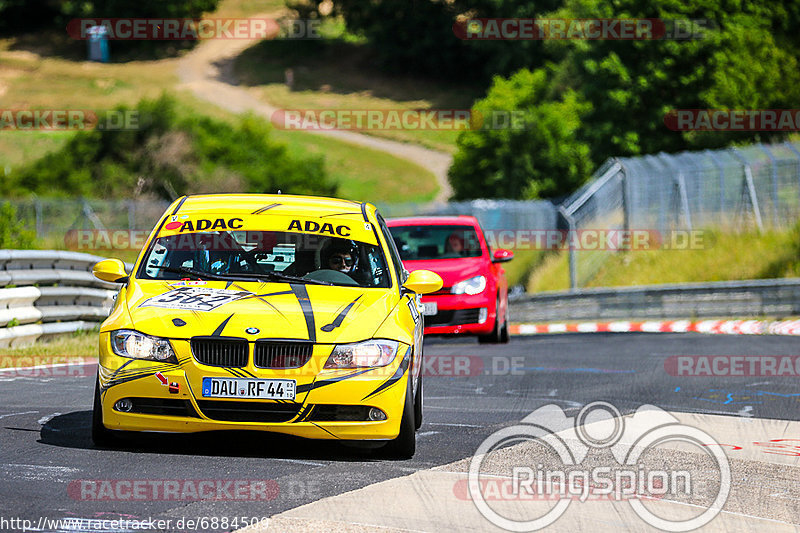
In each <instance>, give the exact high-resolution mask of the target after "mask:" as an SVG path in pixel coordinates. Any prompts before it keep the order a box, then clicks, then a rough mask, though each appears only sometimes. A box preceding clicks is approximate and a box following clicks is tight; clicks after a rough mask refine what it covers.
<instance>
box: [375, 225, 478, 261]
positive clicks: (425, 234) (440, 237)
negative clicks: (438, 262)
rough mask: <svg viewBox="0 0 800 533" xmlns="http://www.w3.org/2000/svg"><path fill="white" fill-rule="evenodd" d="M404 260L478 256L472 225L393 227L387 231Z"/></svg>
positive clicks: (475, 235) (476, 235) (476, 238)
mask: <svg viewBox="0 0 800 533" xmlns="http://www.w3.org/2000/svg"><path fill="white" fill-rule="evenodd" d="M389 230H390V231H391V232H392V237H393V238H394V242H395V244H396V245H397V249H398V250H399V251H400V258H401V259H402V260H403V261H413V260H418V259H456V258H460V257H480V255H481V253H482V252H481V243H480V241H479V240H478V234H477V233H476V231H475V228H474V227H473V226H395V227H391V228H389Z"/></svg>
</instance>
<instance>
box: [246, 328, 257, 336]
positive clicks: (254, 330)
mask: <svg viewBox="0 0 800 533" xmlns="http://www.w3.org/2000/svg"><path fill="white" fill-rule="evenodd" d="M259 331H261V330H260V329H258V328H247V329H246V330H244V332H245V333H247V334H248V335H255V334H256V333H258V332H259Z"/></svg>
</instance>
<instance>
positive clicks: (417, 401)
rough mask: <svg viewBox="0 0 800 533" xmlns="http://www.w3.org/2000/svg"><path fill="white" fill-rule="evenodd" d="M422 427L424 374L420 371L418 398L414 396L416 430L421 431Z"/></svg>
mask: <svg viewBox="0 0 800 533" xmlns="http://www.w3.org/2000/svg"><path fill="white" fill-rule="evenodd" d="M409 379H410V378H409ZM421 426H422V372H421V371H420V373H419V381H417V394H416V396H414V429H419V428H420V427H421Z"/></svg>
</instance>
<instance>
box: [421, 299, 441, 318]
mask: <svg viewBox="0 0 800 533" xmlns="http://www.w3.org/2000/svg"><path fill="white" fill-rule="evenodd" d="M438 312H439V306H438V304H437V303H436V302H422V314H423V315H425V316H431V315H435V314H436V313H438Z"/></svg>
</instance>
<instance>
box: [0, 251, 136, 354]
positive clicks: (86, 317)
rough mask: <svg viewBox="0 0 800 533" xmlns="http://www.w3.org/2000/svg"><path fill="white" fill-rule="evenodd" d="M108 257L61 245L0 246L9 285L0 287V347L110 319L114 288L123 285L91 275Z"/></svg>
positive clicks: (2, 274) (3, 278) (3, 280)
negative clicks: (40, 247) (54, 247)
mask: <svg viewBox="0 0 800 533" xmlns="http://www.w3.org/2000/svg"><path fill="white" fill-rule="evenodd" d="M103 259H105V258H104V257H99V256H96V255H90V254H82V253H78V252H65V251H60V250H0V287H6V288H0V348H8V347H16V346H24V345H28V344H32V343H34V342H35V341H37V340H38V339H40V338H43V337H48V336H51V335H58V334H62V333H71V332H74V331H78V330H85V329H92V328H94V327H96V326H97V324H98V323H99V322H102V321H103V320H105V318H106V317H107V316H108V313H109V311H110V310H111V306H112V305H113V304H114V297H115V294H116V291H115V290H112V289H117V288H118V287H119V286H118V285H117V284H114V283H107V282H104V281H101V280H99V279H97V278H95V277H94V276H93V275H92V267H93V266H94V265H95V263H97V262H99V261H102V260H103ZM125 266H126V267H127V268H128V270H129V271H130V269H131V268H132V265H125ZM9 285H13V286H14V287H8V286H9ZM53 285H57V286H53Z"/></svg>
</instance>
